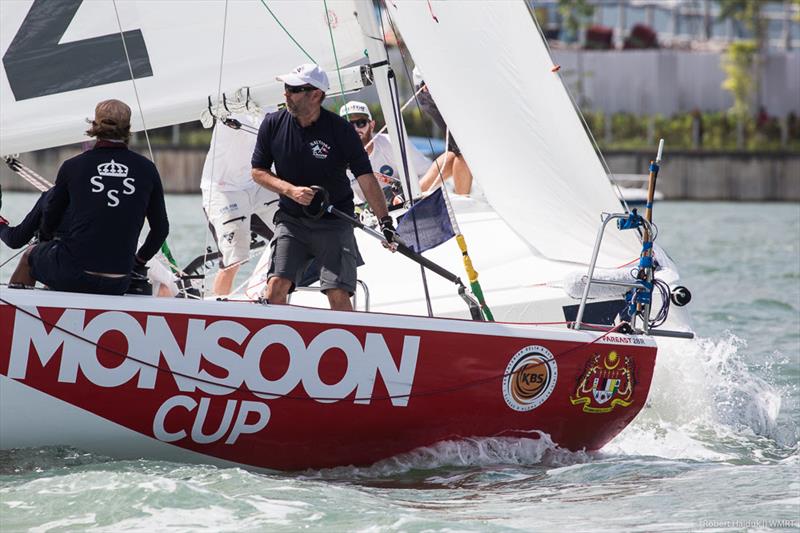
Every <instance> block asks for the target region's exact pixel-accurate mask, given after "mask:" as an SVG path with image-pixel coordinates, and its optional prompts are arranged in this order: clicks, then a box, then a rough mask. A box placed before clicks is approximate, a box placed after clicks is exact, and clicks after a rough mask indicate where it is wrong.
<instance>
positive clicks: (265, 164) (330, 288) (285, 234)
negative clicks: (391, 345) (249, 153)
mask: <svg viewBox="0 0 800 533" xmlns="http://www.w3.org/2000/svg"><path fill="white" fill-rule="evenodd" d="M277 80H278V81H281V82H283V84H284V95H285V97H286V109H284V110H281V111H278V112H276V113H271V114H268V115H267V116H266V117H265V118H264V121H263V122H262V123H261V127H260V128H259V131H258V140H257V141H256V147H255V151H254V152H253V158H252V166H253V170H252V175H253V180H254V181H255V182H256V183H258V184H259V185H261V186H262V187H265V188H267V189H269V190H271V191H274V192H276V193H278V194H279V195H280V200H279V208H278V212H277V213H276V215H275V237H274V238H273V240H272V260H271V262H270V269H269V272H268V274H267V277H268V281H267V287H266V292H265V297H266V299H267V301H268V302H269V303H271V304H285V303H286V302H287V296H288V294H289V292H291V291H292V290H294V288H295V286H296V285H297V284H298V283H299V282H300V281H301V280H300V279H299V278H300V277H302V275H303V273H304V267H305V266H306V265H307V264H308V263H309V261H311V260H312V259H316V261H317V262H318V264H319V267H320V276H319V278H320V289H321V290H322V292H324V293H325V294H326V296H327V297H328V302H329V303H330V306H331V309H335V310H340V311H349V310H352V304H351V302H350V297H351V296H352V294H353V293H354V292H355V290H356V258H357V253H358V252H357V248H356V241H355V235H354V234H353V226H352V225H351V224H350V223H349V222H347V221H344V220H340V219H338V218H336V217H335V216H334V215H332V214H330V213H326V214H324V215H323V216H322V217H321V218H319V219H315V218H313V213H310V212H308V210H307V209H305V208H308V206H311V204H312V202H313V201H314V200H315V196H316V193H315V191H314V189H312V188H311V187H312V186H320V187H324V188H325V190H327V192H328V195H329V202H330V204H331V205H332V206H333V207H335V208H336V209H338V210H340V211H342V212H344V213H345V214H347V215H349V216H351V217H352V216H353V214H354V206H353V189H352V188H351V187H350V180H349V179H348V177H347V172H346V171H347V169H348V168H349V169H350V171H351V172H352V173H353V175H354V176H356V179H357V181H358V184H359V185H360V186H361V190H362V191H363V193H364V196H365V197H366V200H367V203H368V204H369V206H370V207H371V208H372V211H373V213H374V214H375V216H376V217H378V218H379V219H380V226H381V230H382V231H383V234H384V236H385V237H386V240H387V242H388V243H391V242H392V241H393V240H394V235H395V230H394V224H393V221H392V218H391V217H390V216H389V214H388V212H387V209H386V201H385V199H384V196H383V193H382V192H381V188H380V185H378V181H377V179H376V177H375V174H374V173H373V172H372V167H371V165H370V162H369V156H368V155H367V152H366V151H365V150H364V146H363V145H362V144H361V140H360V139H359V137H358V135H357V134H356V131H355V130H354V129H353V127H352V126H350V124H349V123H348V122H347V121H346V120H345V119H343V118H341V117H339V116H338V115H336V114H335V113H331V112H330V111H328V110H326V109H323V108H322V101H323V100H324V99H325V92H326V91H327V90H328V76H327V74H326V73H325V72H324V71H323V70H321V69H320V68H319V66H317V65H315V64H312V63H307V64H304V65H300V66H299V67H297V68H295V69H294V70H293V71H292V72H290V73H289V74H284V75H282V76H278V77H277ZM273 163H274V165H275V170H274V171H272V170H270V169H271V168H272V165H273ZM317 210H319V206H317Z"/></svg>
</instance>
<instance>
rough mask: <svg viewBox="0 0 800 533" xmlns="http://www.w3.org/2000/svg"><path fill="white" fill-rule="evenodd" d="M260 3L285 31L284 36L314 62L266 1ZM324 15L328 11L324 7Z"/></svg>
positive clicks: (326, 14) (262, 0)
mask: <svg viewBox="0 0 800 533" xmlns="http://www.w3.org/2000/svg"><path fill="white" fill-rule="evenodd" d="M261 3H262V4H263V5H264V7H265V8H266V9H267V11H269V14H270V15H272V18H273V19H275V22H277V23H278V26H280V28H281V29H282V30H283V31H284V33H286V36H287V37H289V39H291V40H292V42H293V43H294V44H295V45H297V48H299V49H300V51H301V52H303V53H304V54H305V55H306V57H307V58H308V59H309V61H311V62H312V63H316V61H314V58H313V57H311V56H310V55H309V53H308V52H306V49H305V48H303V47H302V46H301V45H300V43H298V42H297V40H296V39H295V38H294V37H292V34H291V33H289V30H287V29H286V27H285V26H284V25H283V24H282V23H281V21H280V20H278V17H276V16H275V13H273V12H272V10H271V9H270V8H269V6H268V5H267V3H266V2H265V1H264V0H261ZM325 16H326V17H327V16H328V13H327V8H326V12H325Z"/></svg>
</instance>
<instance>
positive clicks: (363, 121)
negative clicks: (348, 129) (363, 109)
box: [350, 118, 369, 128]
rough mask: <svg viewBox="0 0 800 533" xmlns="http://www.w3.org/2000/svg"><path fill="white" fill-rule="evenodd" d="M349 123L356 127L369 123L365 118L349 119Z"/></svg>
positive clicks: (365, 125)
mask: <svg viewBox="0 0 800 533" xmlns="http://www.w3.org/2000/svg"><path fill="white" fill-rule="evenodd" d="M350 124H352V125H353V126H355V127H356V128H366V127H367V124H369V120H367V119H365V118H360V119H358V120H351V121H350Z"/></svg>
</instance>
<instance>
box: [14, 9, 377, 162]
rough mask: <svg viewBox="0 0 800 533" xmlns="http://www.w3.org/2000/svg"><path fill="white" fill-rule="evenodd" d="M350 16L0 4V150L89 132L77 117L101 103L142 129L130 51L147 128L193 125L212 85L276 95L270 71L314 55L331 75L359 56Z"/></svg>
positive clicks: (339, 12)
mask: <svg viewBox="0 0 800 533" xmlns="http://www.w3.org/2000/svg"><path fill="white" fill-rule="evenodd" d="M354 13H355V5H354V3H353V2H352V1H349V0H341V1H339V0H331V1H328V2H327V11H326V3H325V2H322V1H320V0H314V1H294V2H263V3H262V2H255V1H253V2H236V1H234V2H225V1H222V0H204V1H202V2H187V1H158V2H154V1H151V0H143V1H141V0H136V1H129V0H125V1H116V2H88V1H83V0H27V1H26V0H23V1H15V2H0V51H2V61H3V68H2V69H0V70H2V81H0V110H2V113H1V115H0V117H1V118H0V152H1V153H2V154H13V153H19V152H27V151H31V150H36V149H40V148H46V147H50V146H59V145H63V144H69V143H73V142H78V141H81V140H83V139H85V137H84V136H83V129H85V128H84V127H83V126H84V124H83V120H84V118H86V117H88V116H91V115H92V113H93V111H94V105H95V104H96V103H97V102H99V101H101V100H105V99H107V98H118V99H120V100H123V101H125V102H127V103H128V104H129V105H130V106H131V108H132V109H133V110H134V113H133V114H134V121H133V129H134V130H140V129H142V127H143V124H142V117H141V115H140V113H139V112H138V109H137V107H138V106H137V94H136V92H135V91H134V84H133V83H132V82H131V73H130V69H129V61H128V59H129V58H130V66H131V68H132V70H133V73H134V78H135V80H136V90H137V91H138V100H139V101H140V102H141V108H142V114H143V115H144V121H145V125H146V126H147V128H155V127H161V126H167V125H171V124H178V123H181V122H189V121H193V120H197V119H198V118H199V116H200V113H201V112H202V111H203V109H204V107H206V105H207V104H208V98H209V96H210V97H211V99H212V100H213V101H215V102H216V100H217V94H218V90H221V91H222V92H224V93H225V94H226V95H227V96H228V97H231V96H232V95H233V93H234V91H236V90H237V89H240V88H242V87H250V88H251V96H252V97H253V98H255V99H257V100H260V101H262V102H265V103H270V104H272V103H277V102H280V101H281V100H282V93H283V86H282V85H281V84H279V83H278V82H276V81H275V76H276V75H278V74H282V73H284V72H288V71H290V70H291V69H292V68H294V67H295V66H297V65H298V64H300V63H307V62H312V61H313V62H317V63H319V64H320V65H321V66H322V67H323V68H325V69H327V70H328V71H329V72H333V71H334V69H335V67H336V66H337V63H338V65H340V66H345V65H347V64H350V63H352V62H353V61H355V60H357V59H360V58H362V57H363V56H364V44H363V40H362V35H361V28H360V26H359V24H358V22H357V20H356V17H355V14H354ZM329 21H330V31H329V24H328V23H329ZM121 33H122V35H124V37H125V39H124V43H125V46H123V39H122V36H121ZM331 34H332V35H331ZM332 43H333V44H334V45H335V56H334V47H333V46H332ZM336 81H337V80H336V76H331V85H332V86H335V85H337V83H336Z"/></svg>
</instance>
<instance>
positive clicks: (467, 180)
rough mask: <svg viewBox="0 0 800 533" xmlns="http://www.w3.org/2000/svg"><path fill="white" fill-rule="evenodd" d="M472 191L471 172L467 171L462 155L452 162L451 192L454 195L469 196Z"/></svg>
mask: <svg viewBox="0 0 800 533" xmlns="http://www.w3.org/2000/svg"><path fill="white" fill-rule="evenodd" d="M470 190H472V171H471V170H470V169H469V166H468V165H467V162H466V161H465V160H464V156H463V155H459V156H458V157H456V160H455V161H453V192H455V193H456V194H469V191H470Z"/></svg>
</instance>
